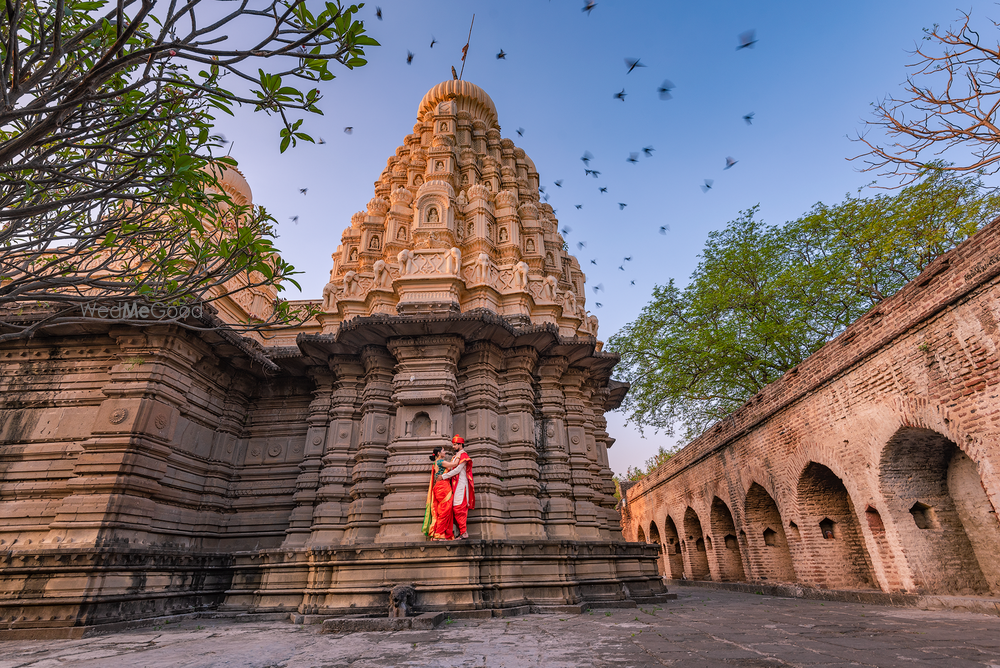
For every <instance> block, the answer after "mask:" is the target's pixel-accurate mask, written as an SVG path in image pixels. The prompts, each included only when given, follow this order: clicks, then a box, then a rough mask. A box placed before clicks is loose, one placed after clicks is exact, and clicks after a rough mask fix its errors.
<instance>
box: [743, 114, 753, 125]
mask: <svg viewBox="0 0 1000 668" xmlns="http://www.w3.org/2000/svg"><path fill="white" fill-rule="evenodd" d="M753 115H754V112H752V111H751V112H750V113H749V114H747V115H746V116H744V117H743V120H744V121H746V122H747V125H753Z"/></svg>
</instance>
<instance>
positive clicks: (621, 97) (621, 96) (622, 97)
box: [615, 88, 628, 102]
mask: <svg viewBox="0 0 1000 668" xmlns="http://www.w3.org/2000/svg"><path fill="white" fill-rule="evenodd" d="M627 94H628V93H626V92H625V89H624V88H622V92H620V93H615V99H616V100H621V101H622V102H624V101H625V96H626V95H627Z"/></svg>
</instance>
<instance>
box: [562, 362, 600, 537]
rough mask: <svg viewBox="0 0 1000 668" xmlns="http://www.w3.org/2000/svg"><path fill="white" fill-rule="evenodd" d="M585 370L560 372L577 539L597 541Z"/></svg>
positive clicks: (590, 427)
mask: <svg viewBox="0 0 1000 668" xmlns="http://www.w3.org/2000/svg"><path fill="white" fill-rule="evenodd" d="M586 380H587V372H586V371H584V370H583V369H577V368H571V369H568V370H567V371H566V373H565V374H563V388H564V391H565V393H566V433H567V434H568V435H569V468H570V481H571V484H572V486H573V500H574V502H575V503H574V509H575V511H576V537H577V539H578V540H598V539H599V538H600V537H601V533H600V527H601V524H603V517H602V518H601V519H602V521H601V522H598V518H597V506H595V505H594V501H595V500H597V495H596V494H595V493H594V490H593V489H592V488H591V481H592V479H591V474H590V453H592V452H593V447H594V446H593V438H594V436H593V424H592V423H591V422H590V420H589V419H588V418H589V417H590V410H589V405H588V404H589V403H590V402H589V397H588V394H589V392H588V388H587V387H586V385H585V383H586Z"/></svg>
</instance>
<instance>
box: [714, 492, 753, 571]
mask: <svg viewBox="0 0 1000 668" xmlns="http://www.w3.org/2000/svg"><path fill="white" fill-rule="evenodd" d="M709 521H710V523H711V527H712V535H713V536H714V537H715V541H713V544H714V546H715V560H716V562H717V563H718V564H719V579H720V580H722V581H724V582H732V581H735V580H746V579H747V577H746V574H745V573H744V572H743V555H742V554H741V552H740V543H739V540H738V539H737V538H736V524H735V523H734V522H733V514H732V512H730V510H729V506H727V505H726V504H725V502H724V501H723V500H722V499H720V498H719V497H715V499H713V500H712V513H711V516H710V517H709Z"/></svg>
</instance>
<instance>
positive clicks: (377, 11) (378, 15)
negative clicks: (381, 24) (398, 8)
mask: <svg viewBox="0 0 1000 668" xmlns="http://www.w3.org/2000/svg"><path fill="white" fill-rule="evenodd" d="M375 18H377V19H378V20H379V21H381V20H382V8H381V7H378V6H376V7H375Z"/></svg>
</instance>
